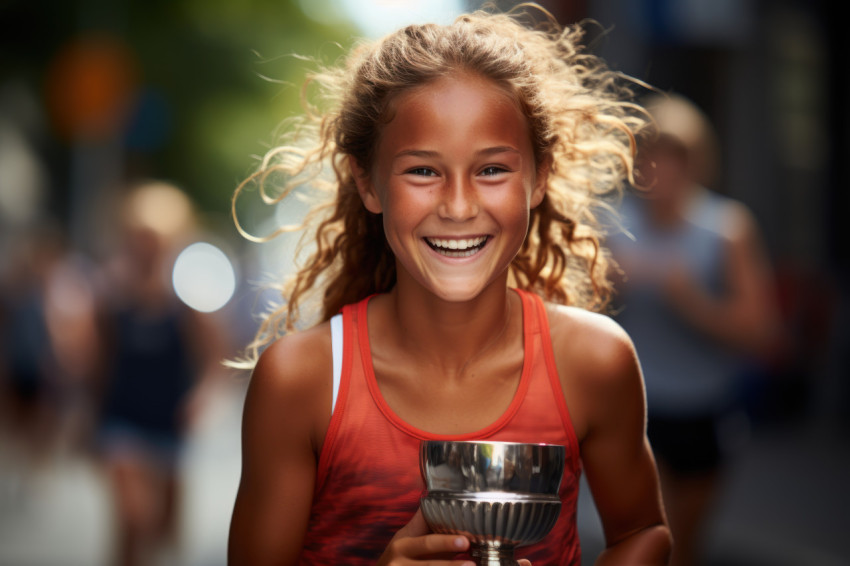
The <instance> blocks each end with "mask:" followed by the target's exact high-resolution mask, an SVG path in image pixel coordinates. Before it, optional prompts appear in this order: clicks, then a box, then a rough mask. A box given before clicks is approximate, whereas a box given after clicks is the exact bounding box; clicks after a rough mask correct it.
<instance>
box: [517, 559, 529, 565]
mask: <svg viewBox="0 0 850 566" xmlns="http://www.w3.org/2000/svg"><path fill="white" fill-rule="evenodd" d="M517 562H518V563H519V566H531V561H530V560H526V559H525V558H521V559H519V560H517Z"/></svg>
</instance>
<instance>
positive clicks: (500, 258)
mask: <svg viewBox="0 0 850 566" xmlns="http://www.w3.org/2000/svg"><path fill="white" fill-rule="evenodd" d="M391 111H392V119H391V121H390V122H389V123H388V124H387V125H386V126H384V128H383V130H382V132H381V136H380V139H379V142H378V146H377V148H376V151H375V159H374V163H373V166H372V168H371V170H369V171H367V172H365V173H366V174H364V172H363V171H359V170H358V167H357V165H356V164H353V167H354V169H355V172H356V173H357V174H356V177H357V180H358V189H359V191H360V194H361V197H362V198H363V202H364V204H365V205H366V208H367V209H369V210H370V211H371V212H374V213H383V221H384V231H385V233H386V237H387V241H388V242H389V245H390V247H391V248H392V250H393V253H394V254H395V258H396V267H397V272H398V282H399V284H406V282H408V281H409V282H413V283H415V284H418V285H420V286H421V287H423V288H425V289H426V290H427V291H429V292H431V293H433V294H434V295H436V296H438V297H440V298H442V299H444V300H448V301H464V300H469V299H471V298H473V297H475V296H477V295H478V294H480V293H481V292H482V291H483V290H484V289H485V288H487V287H488V286H490V285H492V284H494V283H498V284H500V285H504V284H505V281H506V277H507V268H508V266H509V265H510V263H511V261H512V260H513V258H514V256H515V255H516V253H517V251H518V250H519V249H520V246H521V245H522V242H523V240H524V239H525V236H526V233H527V231H528V224H529V211H530V209H531V208H533V207H534V206H537V205H538V204H539V203H540V201H541V200H542V198H543V195H544V191H545V188H544V183H545V174H544V173H543V172H538V171H537V170H536V166H535V159H534V154H533V151H532V148H531V141H530V137H529V133H528V125H527V122H526V119H525V117H524V116H523V114H522V113H521V112H520V110H519V108H518V106H517V104H516V102H515V101H514V100H513V99H512V98H511V97H510V96H509V95H508V93H507V92H506V91H504V90H503V89H501V88H499V87H498V86H497V85H495V84H494V83H493V82H491V81H489V80H487V79H483V78H480V77H477V76H471V75H466V74H454V75H449V76H447V77H444V78H441V79H439V80H438V81H436V82H433V83H429V84H428V85H425V86H423V87H420V88H417V89H414V90H411V91H408V92H405V93H404V94H402V95H400V96H399V97H398V98H396V99H395V100H394V101H393V104H392V106H391Z"/></svg>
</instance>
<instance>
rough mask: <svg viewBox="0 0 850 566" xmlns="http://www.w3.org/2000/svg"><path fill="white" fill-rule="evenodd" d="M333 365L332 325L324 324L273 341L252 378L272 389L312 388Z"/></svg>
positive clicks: (253, 380)
mask: <svg viewBox="0 0 850 566" xmlns="http://www.w3.org/2000/svg"><path fill="white" fill-rule="evenodd" d="M331 364H332V362H331V336H330V325H329V324H328V323H323V324H319V325H317V326H314V327H312V328H310V329H308V330H304V331H302V332H296V333H293V334H288V335H286V336H283V337H281V338H279V339H277V340H275V341H274V342H273V343H271V344H270V345H269V346H268V347H267V348H266V349H265V350H264V351H263V353H262V355H261V356H260V358H259V360H258V361H257V365H256V366H255V367H254V371H253V373H252V375H251V381H252V382H261V384H262V386H263V387H270V388H278V387H280V388H284V389H295V390H298V389H300V388H302V387H304V388H307V389H309V388H311V387H315V386H316V384H317V382H321V381H322V379H321V378H322V377H323V376H329V375H330V368H331Z"/></svg>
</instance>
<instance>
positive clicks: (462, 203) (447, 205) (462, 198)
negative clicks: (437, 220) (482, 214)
mask: <svg viewBox="0 0 850 566" xmlns="http://www.w3.org/2000/svg"><path fill="white" fill-rule="evenodd" d="M479 209H480V207H479V202H478V191H477V189H476V188H475V186H474V185H473V184H472V183H471V182H469V181H468V180H467V179H465V178H464V177H463V176H460V175H457V176H453V177H450V178H449V179H448V181H447V182H446V184H445V185H444V186H443V189H442V194H441V198H440V204H439V209H438V213H439V215H440V217H441V218H445V219H447V220H454V221H457V222H462V221H464V220H469V219H470V218H474V217H475V216H476V215H477V214H478V212H479Z"/></svg>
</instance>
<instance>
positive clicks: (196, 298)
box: [172, 242, 236, 312]
mask: <svg viewBox="0 0 850 566" xmlns="http://www.w3.org/2000/svg"><path fill="white" fill-rule="evenodd" d="M172 282H173V283H174V291H175V292H176V293H177V296H178V297H180V300H182V301H183V302H184V303H186V304H187V305H188V306H190V307H191V308H193V309H195V310H196V311H200V312H215V311H217V310H219V309H220V308H222V307H223V306H224V305H226V304H227V303H228V301H230V299H231V297H233V293H234V291H235V290H236V272H235V270H234V268H233V263H231V261H230V259H229V258H228V257H227V255H226V254H225V253H224V252H223V251H221V250H220V249H219V248H217V247H216V246H214V245H212V244H209V243H207V242H196V243H194V244H191V245H189V246H188V247H187V248H186V249H184V250H183V251H182V252H180V255H178V256H177V259H176V260H175V262H174V270H173V274H172Z"/></svg>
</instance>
